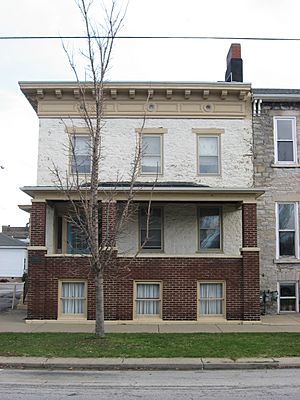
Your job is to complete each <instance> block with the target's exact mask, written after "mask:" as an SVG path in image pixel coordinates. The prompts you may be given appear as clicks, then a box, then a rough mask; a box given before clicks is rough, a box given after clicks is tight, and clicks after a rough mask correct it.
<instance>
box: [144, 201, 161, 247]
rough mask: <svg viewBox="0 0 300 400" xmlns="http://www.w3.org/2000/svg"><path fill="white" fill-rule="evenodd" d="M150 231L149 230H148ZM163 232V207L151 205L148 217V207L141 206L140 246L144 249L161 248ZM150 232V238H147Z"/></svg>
mask: <svg viewBox="0 0 300 400" xmlns="http://www.w3.org/2000/svg"><path fill="white" fill-rule="evenodd" d="M147 231H148V232H147ZM162 232H163V209H162V207H151V210H150V216H149V218H148V207H141V208H140V246H141V247H142V248H143V249H149V250H161V249H162V248H163V243H162ZM147 233H148V238H147Z"/></svg>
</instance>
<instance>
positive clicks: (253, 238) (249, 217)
mask: <svg viewBox="0 0 300 400" xmlns="http://www.w3.org/2000/svg"><path fill="white" fill-rule="evenodd" d="M242 218H243V247H256V246H257V223H256V204H254V203H246V204H243V213H242Z"/></svg>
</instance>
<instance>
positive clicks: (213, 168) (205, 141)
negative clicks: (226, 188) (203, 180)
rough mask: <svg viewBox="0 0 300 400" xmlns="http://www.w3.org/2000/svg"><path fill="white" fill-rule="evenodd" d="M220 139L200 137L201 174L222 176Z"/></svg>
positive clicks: (217, 137) (199, 169)
mask: <svg viewBox="0 0 300 400" xmlns="http://www.w3.org/2000/svg"><path fill="white" fill-rule="evenodd" d="M219 147H220V137H219V136H204V135H199V136H198V157H199V162H198V164H199V167H198V171H199V174H201V175H202V174H204V175H206V174H208V175H218V174H220V154H219V153H220V150H219Z"/></svg>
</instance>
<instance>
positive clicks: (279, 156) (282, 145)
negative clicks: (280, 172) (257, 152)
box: [274, 117, 297, 164]
mask: <svg viewBox="0 0 300 400" xmlns="http://www.w3.org/2000/svg"><path fill="white" fill-rule="evenodd" d="M274 142H275V162H276V163H278V164H293V163H296V162H297V145H296V119H295V118H294V117H289V118H287V117H274Z"/></svg>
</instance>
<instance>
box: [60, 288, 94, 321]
mask: <svg viewBox="0 0 300 400" xmlns="http://www.w3.org/2000/svg"><path fill="white" fill-rule="evenodd" d="M86 298H87V295H86V283H85V282H72V281H70V282H60V310H59V311H60V313H59V314H60V316H61V317H62V318H64V317H85V316H86Z"/></svg>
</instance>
